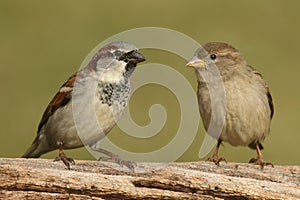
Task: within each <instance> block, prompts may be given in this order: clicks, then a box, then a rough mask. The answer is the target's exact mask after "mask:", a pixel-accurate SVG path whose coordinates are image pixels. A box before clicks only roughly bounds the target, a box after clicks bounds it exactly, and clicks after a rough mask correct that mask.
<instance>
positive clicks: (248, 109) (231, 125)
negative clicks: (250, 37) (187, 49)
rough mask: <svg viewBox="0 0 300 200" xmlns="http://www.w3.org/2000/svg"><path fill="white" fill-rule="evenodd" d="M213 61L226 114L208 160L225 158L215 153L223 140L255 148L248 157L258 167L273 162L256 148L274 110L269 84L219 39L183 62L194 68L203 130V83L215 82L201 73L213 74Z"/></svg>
mask: <svg viewBox="0 0 300 200" xmlns="http://www.w3.org/2000/svg"><path fill="white" fill-rule="evenodd" d="M213 65H215V66H216V67H217V68H216V69H217V70H218V71H219V74H220V76H221V79H222V81H223V85H224V90H225V96H224V97H225V98H224V100H225V104H224V105H225V106H224V109H225V111H226V114H225V117H224V119H225V122H224V126H223V129H221V134H220V136H219V137H217V136H214V137H215V138H216V139H217V140H218V144H217V147H216V149H215V152H214V154H213V156H212V157H211V158H209V159H208V160H209V161H213V162H214V163H215V164H217V165H218V164H219V162H220V161H222V160H225V159H224V158H219V157H218V150H219V147H220V144H221V142H223V141H224V142H228V143H230V144H231V145H233V146H237V145H241V146H249V147H250V148H252V149H256V151H257V158H252V159H251V160H250V163H255V164H258V165H261V167H262V168H263V166H265V165H271V166H273V164H272V163H268V162H264V161H263V159H262V154H261V151H260V150H261V149H263V146H262V145H261V142H262V141H263V140H264V139H265V137H266V136H267V135H268V134H269V131H270V124H271V119H272V117H273V113H274V105H273V102H272V96H271V94H270V91H269V88H268V86H267V84H266V82H265V81H264V80H263V78H262V76H261V74H260V73H259V72H258V71H256V70H255V69H254V68H253V67H251V66H250V65H248V64H247V62H246V61H245V60H244V58H243V57H242V55H241V53H240V52H239V51H238V50H237V49H235V48H234V47H232V46H231V45H229V44H226V43H222V42H210V43H207V44H205V45H204V46H202V47H201V48H199V49H198V50H197V51H196V53H195V56H194V57H193V58H192V59H191V60H190V61H189V62H188V63H187V66H189V67H193V68H194V69H195V72H196V75H197V79H198V91H197V96H198V104H199V111H200V115H201V118H202V121H203V124H204V127H205V129H206V131H207V129H208V127H209V124H210V120H211V113H212V112H211V105H212V104H211V102H212V101H211V99H210V91H209V90H208V87H207V84H211V85H212V86H213V85H214V84H216V83H213V81H211V80H212V79H208V80H204V79H203V76H202V75H203V74H204V75H205V74H206V75H208V76H209V75H211V76H214V75H215V74H214V75H213V74H211V68H212V66H213ZM201 74H202V75H201ZM223 103H224V101H223ZM212 120H213V119H212ZM210 134H211V133H210ZM211 136H213V134H211Z"/></svg>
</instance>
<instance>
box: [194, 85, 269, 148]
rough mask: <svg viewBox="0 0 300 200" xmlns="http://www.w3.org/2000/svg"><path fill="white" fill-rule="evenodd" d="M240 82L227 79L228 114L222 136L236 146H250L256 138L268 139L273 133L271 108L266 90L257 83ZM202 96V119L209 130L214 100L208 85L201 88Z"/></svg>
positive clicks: (199, 94)
mask: <svg viewBox="0 0 300 200" xmlns="http://www.w3.org/2000/svg"><path fill="white" fill-rule="evenodd" d="M228 84H234V85H230V86H229V85H228ZM240 85H241V84H239V82H235V83H224V86H225V91H226V104H225V105H226V117H225V123H224V126H223V129H222V131H221V134H220V137H219V139H221V140H222V141H225V142H228V143H230V144H231V145H233V146H237V145H241V146H248V145H249V144H250V143H252V142H257V141H262V140H264V138H265V137H266V135H267V134H268V133H269V128H270V122H271V119H270V110H269V107H268V102H267V101H268V100H267V97H266V94H262V93H259V92H258V90H257V88H255V86H252V85H249V87H241V86H240ZM229 88H230V89H229ZM198 97H199V110H200V114H201V117H202V121H203V123H204V127H205V129H206V130H208V127H209V126H210V125H211V123H210V120H211V119H210V117H211V106H210V105H211V102H210V97H209V91H208V89H207V87H201V88H199V91H198ZM213 134H214V135H213ZM211 135H212V136H213V137H215V135H219V134H218V133H211ZM216 139H218V138H216Z"/></svg>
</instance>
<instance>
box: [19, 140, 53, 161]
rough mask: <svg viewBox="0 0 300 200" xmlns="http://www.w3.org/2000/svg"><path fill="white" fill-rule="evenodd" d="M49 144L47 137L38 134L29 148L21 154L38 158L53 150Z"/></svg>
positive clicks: (25, 156)
mask: <svg viewBox="0 0 300 200" xmlns="http://www.w3.org/2000/svg"><path fill="white" fill-rule="evenodd" d="M52 150H54V149H51V148H50V147H49V144H48V143H47V142H46V137H43V136H42V135H38V136H37V137H36V138H35V139H34V141H33V143H32V145H31V146H30V147H29V149H28V150H27V151H26V152H25V153H24V154H23V155H22V156H21V158H38V157H40V156H41V155H42V154H44V153H47V152H49V151H52Z"/></svg>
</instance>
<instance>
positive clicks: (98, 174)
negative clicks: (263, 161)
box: [0, 158, 300, 199]
mask: <svg viewBox="0 0 300 200" xmlns="http://www.w3.org/2000/svg"><path fill="white" fill-rule="evenodd" d="M64 198H70V199H300V166H275V167H274V168H272V167H265V168H264V169H263V170H262V169H260V167H259V166H255V165H252V164H242V163H221V164H220V166H216V165H215V164H213V163H209V162H203V161H201V162H187V163H138V164H137V167H136V170H135V172H131V171H130V170H128V169H127V168H126V167H120V166H118V165H116V164H114V163H108V162H99V161H76V165H73V166H71V170H67V169H66V167H65V166H64V164H63V163H62V162H53V161H52V160H47V159H12V158H0V199H64Z"/></svg>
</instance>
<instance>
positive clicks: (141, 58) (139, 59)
mask: <svg viewBox="0 0 300 200" xmlns="http://www.w3.org/2000/svg"><path fill="white" fill-rule="evenodd" d="M130 58H131V59H132V60H134V61H135V63H140V62H143V61H145V60H146V58H145V56H144V55H143V54H141V53H140V52H138V51H132V53H131V54H130Z"/></svg>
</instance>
